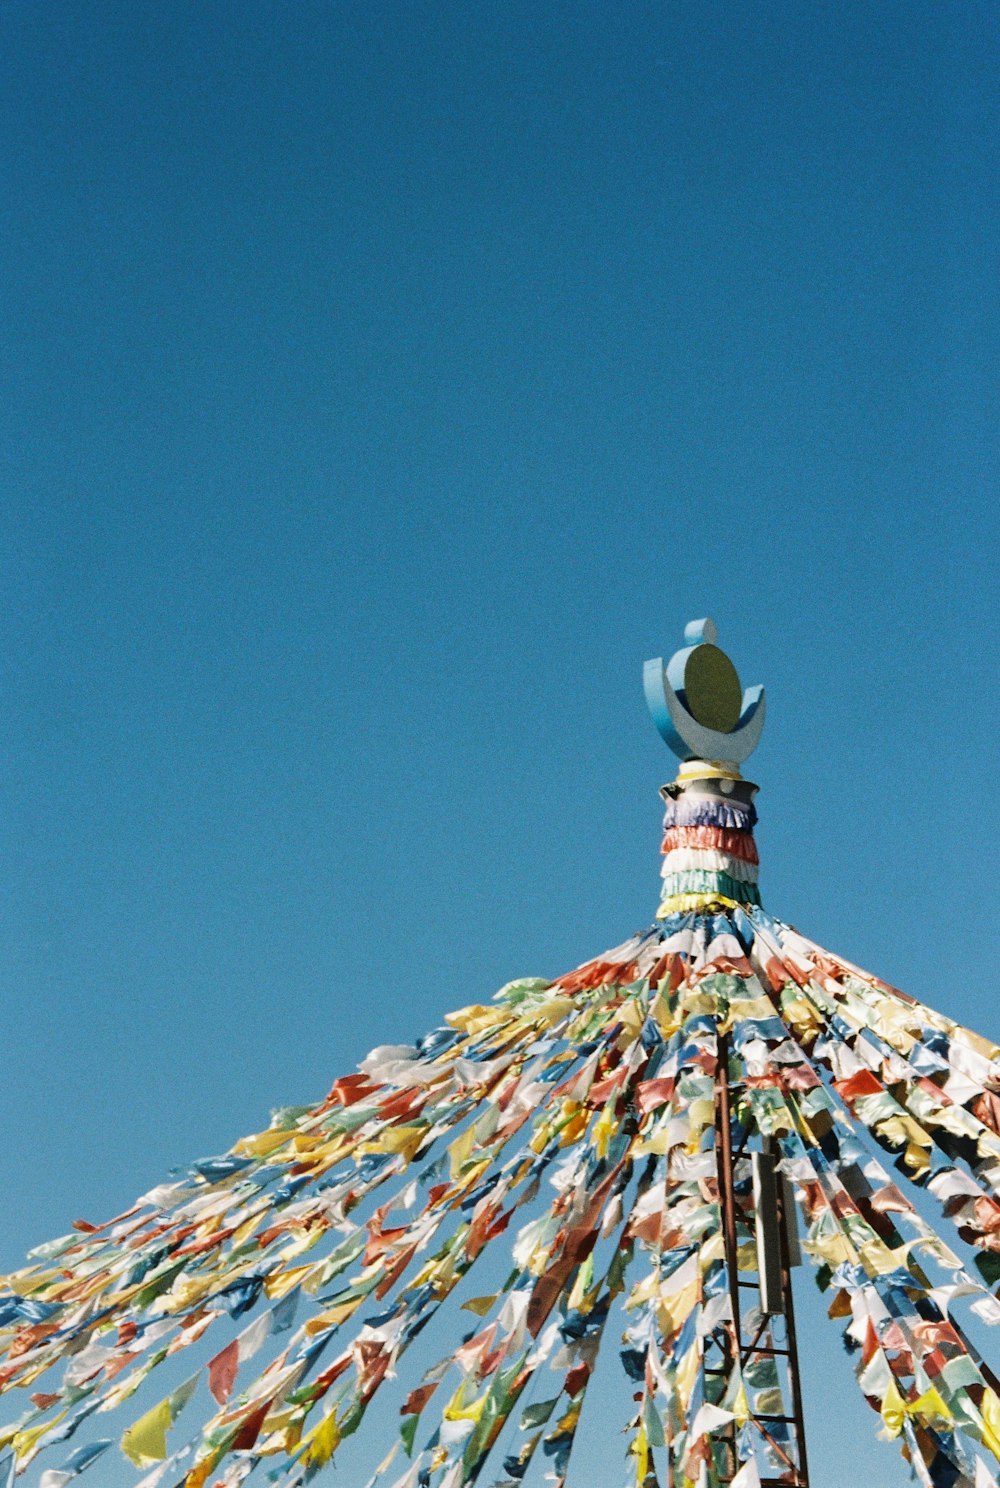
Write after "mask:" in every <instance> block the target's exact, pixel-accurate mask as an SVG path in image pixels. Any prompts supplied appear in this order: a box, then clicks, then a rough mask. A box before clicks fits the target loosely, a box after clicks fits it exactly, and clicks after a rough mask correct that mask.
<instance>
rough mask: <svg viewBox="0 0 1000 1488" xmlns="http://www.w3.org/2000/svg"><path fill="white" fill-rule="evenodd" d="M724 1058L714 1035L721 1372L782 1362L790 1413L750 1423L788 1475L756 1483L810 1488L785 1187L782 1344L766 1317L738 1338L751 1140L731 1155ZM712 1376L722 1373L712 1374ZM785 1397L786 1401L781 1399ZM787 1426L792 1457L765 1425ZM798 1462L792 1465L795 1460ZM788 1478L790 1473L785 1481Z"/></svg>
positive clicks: (730, 1442)
mask: <svg viewBox="0 0 1000 1488" xmlns="http://www.w3.org/2000/svg"><path fill="white" fill-rule="evenodd" d="M729 1053H730V1039H729V1034H728V1033H720V1034H719V1035H718V1063H717V1066H716V1078H715V1109H716V1133H717V1138H718V1141H717V1146H716V1155H717V1168H718V1182H719V1204H720V1208H721V1213H722V1234H723V1241H724V1245H725V1255H726V1270H727V1273H728V1280H729V1297H730V1302H731V1304H732V1312H733V1323H732V1328H731V1331H727V1335H726V1341H725V1344H724V1354H725V1361H724V1365H723V1368H724V1370H725V1372H726V1373H728V1372H729V1370H730V1369H731V1368H732V1365H733V1363H734V1361H735V1360H736V1359H737V1358H738V1359H739V1362H740V1365H741V1367H742V1366H743V1365H745V1364H747V1363H748V1362H749V1360H750V1359H751V1358H753V1357H755V1356H771V1357H774V1358H783V1359H784V1360H785V1368H786V1375H787V1381H786V1383H787V1389H788V1393H789V1394H790V1395H791V1402H790V1404H791V1414H790V1415H788V1416H775V1415H767V1414H754V1413H753V1412H751V1416H750V1420H751V1423H752V1424H753V1426H754V1427H755V1428H756V1430H757V1431H758V1432H759V1433H760V1435H761V1437H762V1438H763V1439H764V1440H765V1441H767V1442H768V1444H769V1445H770V1447H771V1448H772V1450H773V1451H774V1452H776V1453H777V1455H778V1456H779V1457H780V1458H781V1459H782V1460H783V1461H784V1462H785V1463H786V1465H787V1469H788V1472H787V1473H786V1474H785V1475H784V1476H782V1477H781V1478H762V1479H761V1484H762V1485H765V1484H768V1483H773V1484H779V1483H780V1484H782V1485H783V1488H809V1465H808V1459H807V1455H806V1430H805V1417H804V1413H803V1408H802V1386H801V1380H800V1376H799V1351H798V1342H797V1340H796V1336H795V1310H794V1303H793V1298H792V1274H791V1267H790V1265H789V1256H788V1231H787V1227H786V1223H785V1215H784V1213H783V1207H782V1206H783V1204H784V1199H785V1188H784V1185H783V1184H781V1183H779V1184H778V1195H777V1206H778V1213H777V1216H776V1218H777V1225H776V1229H777V1232H778V1244H779V1255H780V1274H781V1301H782V1310H781V1314H780V1316H782V1317H783V1318H784V1322H785V1344H784V1346H783V1347H779V1346H777V1345H775V1344H774V1343H771V1344H762V1343H761V1339H762V1337H764V1336H765V1335H766V1334H767V1332H768V1329H769V1327H770V1325H771V1321H772V1320H771V1318H770V1317H766V1318H765V1319H764V1320H763V1322H762V1323H761V1325H760V1327H759V1328H758V1329H757V1330H756V1332H755V1333H754V1335H753V1337H752V1338H750V1339H746V1338H745V1337H744V1334H743V1321H742V1317H743V1314H742V1309H741V1306H740V1293H741V1291H744V1290H749V1291H754V1292H756V1291H757V1282H756V1281H752V1280H750V1279H748V1278H747V1277H743V1276H741V1275H740V1269H739V1253H738V1247H737V1231H736V1225H737V1219H738V1217H739V1218H742V1219H743V1220H744V1221H746V1220H747V1219H748V1218H750V1216H748V1215H747V1214H740V1215H738V1211H737V1200H736V1191H735V1180H734V1169H735V1164H736V1162H737V1161H738V1159H739V1158H740V1157H741V1156H742V1155H743V1153H744V1152H745V1150H746V1147H747V1144H748V1141H749V1139H750V1136H751V1130H750V1128H749V1127H748V1128H747V1129H746V1130H745V1131H744V1132H743V1133H742V1135H741V1137H740V1140H739V1144H738V1146H737V1148H736V1151H735V1152H734V1150H733V1088H734V1087H733V1084H732V1082H731V1081H730V1078H729ZM765 1145H766V1147H767V1148H769V1149H770V1150H771V1151H775V1152H776V1151H777V1144H776V1143H775V1142H774V1141H773V1139H771V1140H769V1141H768V1142H767V1143H766V1144H765ZM711 1372H713V1373H716V1372H721V1371H711ZM786 1398H787V1397H786ZM779 1423H781V1424H783V1425H790V1426H792V1427H793V1429H794V1440H795V1446H794V1455H789V1453H788V1452H787V1451H786V1450H785V1448H784V1447H783V1446H781V1444H780V1443H779V1442H777V1441H775V1439H774V1437H773V1435H772V1434H771V1432H770V1431H769V1430H768V1426H769V1425H770V1426H774V1425H777V1424H779ZM723 1439H724V1440H725V1442H726V1444H727V1448H728V1450H727V1459H728V1466H729V1476H728V1477H724V1478H721V1479H720V1482H723V1483H726V1482H730V1481H731V1480H732V1478H734V1477H735V1476H736V1471H737V1468H738V1465H739V1459H738V1454H737V1450H736V1432H735V1427H730V1428H729V1431H728V1433H727V1434H726V1436H725V1437H724V1438H723ZM795 1459H797V1460H795ZM788 1474H791V1476H789V1475H788Z"/></svg>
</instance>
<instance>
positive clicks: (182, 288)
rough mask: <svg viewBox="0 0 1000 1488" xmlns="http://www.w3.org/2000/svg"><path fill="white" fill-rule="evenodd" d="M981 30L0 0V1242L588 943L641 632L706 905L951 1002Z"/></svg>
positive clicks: (666, 12)
mask: <svg viewBox="0 0 1000 1488" xmlns="http://www.w3.org/2000/svg"><path fill="white" fill-rule="evenodd" d="M998 53H1000V14H998V12H997V10H996V8H995V7H992V6H988V5H985V4H977V3H972V0H969V3H966V4H962V5H958V6H944V7H942V6H938V5H932V4H923V3H906V4H901V3H886V4H883V5H881V6H878V7H873V6H870V5H867V4H864V5H862V4H859V5H854V4H841V3H838V4H835V5H831V6H825V7H815V6H812V5H806V4H787V3H783V4H775V5H771V6H754V5H744V4H739V3H729V4H725V5H714V4H708V3H706V4H693V3H692V4H679V5H678V4H660V3H643V4H633V3H628V0H623V3H621V4H616V5H614V6H611V5H598V4H593V3H581V0H578V3H575V4H572V5H570V4H565V3H547V4H543V5H539V4H537V3H536V0H530V3H529V0H523V3H522V0H518V3H502V4H498V5H491V6H487V5H480V4H472V5H466V4H457V3H440V4H425V3H413V4H404V3H401V0H400V3H395V4H379V3H368V4H365V5H358V4H347V3H332V0H327V3H313V0H298V3H296V4H295V5H294V6H289V5H287V4H283V3H263V0H240V3H236V0H218V3H213V4H212V5H209V6H196V5H176V6H164V5H162V4H153V3H147V0H129V3H128V4H127V5H126V4H123V3H120V0H118V3H111V0H109V3H106V4H90V3H87V0H79V3H74V4H72V5H70V4H67V3H63V0H50V3H49V4H47V5H46V6H44V7H43V8H41V9H39V8H38V7H37V6H34V5H29V4H27V3H25V0H7V4H6V5H4V7H3V8H2V11H0V72H2V90H0V96H2V97H3V99H4V104H3V106H2V109H0V127H2V130H3V136H4V138H3V143H2V148H0V158H2V160H3V162H4V164H3V174H4V183H3V194H4V199H5V213H4V216H5V226H4V230H3V232H2V234H0V283H2V285H3V293H2V300H0V314H2V334H0V355H2V357H3V361H4V365H3V385H4V388H5V395H4V399H3V405H4V406H3V408H2V410H0V479H2V483H3V503H2V510H3V515H2V517H0V562H2V586H3V593H4V603H3V606H2V615H0V625H2V630H3V642H4V644H3V650H4V657H5V659H4V676H3V688H2V700H0V728H2V736H3V737H2V756H3V770H2V782H3V784H2V797H3V799H2V803H0V832H2V838H3V841H2V847H3V858H4V863H5V873H4V875H3V894H2V898H0V914H2V922H3V942H4V947H5V953H4V955H3V958H2V976H3V990H2V995H3V1006H4V1015H3V1029H4V1034H3V1045H4V1057H3V1068H4V1081H3V1086H2V1092H0V1121H2V1128H3V1131H4V1141H3V1143H2V1145H0V1187H2V1191H3V1193H4V1195H5V1202H4V1204H3V1218H2V1220H0V1265H4V1264H6V1265H13V1264H14V1263H16V1260H17V1258H18V1257H19V1256H20V1255H21V1254H22V1253H23V1251H24V1249H25V1248H27V1247H28V1246H29V1245H30V1244H32V1243H35V1242H37V1241H39V1240H41V1239H43V1238H44V1237H46V1236H47V1235H49V1234H54V1233H62V1232H63V1231H64V1230H65V1228H66V1224H67V1221H68V1220H70V1219H72V1218H75V1217H76V1216H78V1215H85V1216H87V1217H89V1218H91V1219H94V1220H97V1219H100V1218H103V1217H104V1216H105V1215H106V1214H108V1213H113V1212H117V1210H119V1209H120V1208H122V1207H123V1206H124V1204H125V1203H126V1202H127V1201H128V1200H130V1199H131V1198H132V1197H133V1195H134V1194H135V1193H136V1192H140V1191H142V1190H144V1189H145V1188H147V1187H149V1186H150V1185H151V1184H152V1183H153V1182H155V1181H157V1180H158V1179H159V1178H160V1177H161V1176H162V1175H163V1174H164V1173H165V1172H166V1170H167V1169H169V1168H170V1167H171V1166H172V1165H174V1164H178V1163H183V1162H185V1161H186V1160H187V1159H189V1158H192V1157H195V1156H200V1155H203V1154H206V1153H211V1152H214V1151H216V1150H221V1149H224V1148H225V1147H227V1146H228V1145H229V1144H230V1143H231V1142H232V1141H233V1140H234V1139H235V1138H236V1137H238V1136H239V1135H240V1134H242V1133H243V1132H245V1131H248V1130H252V1129H255V1128H256V1127H258V1126H259V1125H260V1124H261V1123H262V1121H263V1120H266V1117H267V1113H268V1110H269V1109H270V1107H271V1106H272V1105H277V1104H283V1103H286V1102H299V1101H305V1100H309V1099H311V1098H313V1097H315V1096H317V1095H318V1094H320V1093H321V1092H322V1091H323V1090H325V1088H326V1087H327V1085H328V1083H329V1081H330V1079H331V1078H332V1077H333V1076H334V1075H336V1074H338V1073H341V1072H343V1071H345V1070H348V1069H350V1068H351V1067H353V1065H354V1063H355V1062H356V1061H357V1059H358V1058H360V1057H361V1056H363V1054H364V1053H365V1051H366V1050H367V1049H368V1048H369V1047H370V1046H371V1045H373V1044H376V1043H379V1042H384V1041H386V1040H398V1039H400V1038H407V1037H409V1036H411V1035H413V1034H415V1033H417V1032H419V1031H421V1030H422V1029H423V1028H425V1027H429V1026H432V1025H433V1024H435V1023H436V1022H437V1021H439V1019H440V1016H441V1014H442V1013H443V1012H444V1011H446V1010H447V1009H449V1008H451V1007H454V1006H457V1005H460V1004H463V1003H466V1002H469V1001H475V1000H481V999H484V998H486V997H488V996H489V994H490V993H491V992H492V990H493V989H494V988H496V987H497V986H499V985H500V984H501V983H503V982H505V981H507V980H508V979H510V978H511V977H513V976H515V975H522V974H541V975H555V974H557V973H558V972H559V971H561V970H563V969H565V968H566V967H567V966H569V965H574V964H576V963H577V962H579V961H581V960H583V959H585V958H586V957H588V956H589V955H591V954H593V953H596V952H597V951H599V950H600V949H601V948H602V947H604V946H605V945H608V944H614V943H616V942H617V941H619V940H621V939H622V938H623V937H624V936H625V935H626V934H628V933H629V932H631V931H632V930H633V929H635V928H637V927H638V926H640V925H642V924H644V923H645V922H646V921H647V920H648V919H649V918H650V917H651V915H652V912H653V910H654V909H655V904H656V889H657V882H658V880H657V873H658V859H657V847H658V833H659V817H660V809H659V808H660V803H659V800H658V798H657V795H656V788H657V786H658V785H659V784H660V783H661V781H662V780H664V779H666V778H667V777H668V776H669V775H670V774H671V771H672V760H671V757H670V756H669V755H668V753H667V751H666V750H665V749H664V747H663V745H662V744H661V742H660V741H659V739H658V737H657V735H656V733H655V731H654V730H653V728H652V725H651V724H650V722H649V720H648V718H647V716H646V713H645V707H644V704H643V699H642V691H641V666H642V662H643V660H644V659H645V658H646V657H647V656H652V655H658V654H661V653H662V654H669V653H670V652H671V651H672V650H673V649H675V647H676V646H677V645H679V644H680V639H681V631H682V627H683V624H684V622H685V621H686V620H688V619H690V618H691V617H693V616H696V615H703V614H706V613H707V614H711V615H713V616H714V617H715V619H716V621H717V622H718V625H719V631H720V642H721V644H722V645H723V646H725V647H726V648H727V649H728V650H729V651H730V652H731V654H732V655H733V657H734V659H735V661H736V663H737V665H738V667H739V668H740V672H741V676H742V679H743V681H744V683H745V684H748V683H752V682H758V681H759V682H763V683H765V685H766V686H767V689H768V706H769V718H768V724H767V728H766V730H765V734H764V740H763V743H762V745H761V747H760V749H759V751H758V753H757V754H756V755H755V756H754V759H753V761H752V768H751V771H750V773H751V774H752V777H753V778H754V779H756V780H758V781H759V782H760V784H761V796H760V803H759V804H760V811H761V818H762V825H761V828H760V832H759V841H760V846H761V852H762V859H763V868H762V888H763V894H764V901H765V904H766V906H767V907H768V908H770V909H771V910H772V911H773V912H775V913H777V914H779V915H781V916H782V917H783V918H785V919H788V920H791V921H792V922H794V923H795V924H796V925H798V926H799V928H801V929H802V930H803V931H805V932H806V933H807V934H809V935H811V936H813V937H814V938H816V939H818V940H820V941H821V942H823V943H825V944H827V945H829V946H831V947H832V948H834V949H836V950H838V951H840V952H841V953H842V954H844V955H846V956H848V957H849V958H850V959H852V960H855V961H857V962H860V963H861V964H862V965H867V966H869V967H870V968H871V969H873V970H875V971H877V972H878V973H879V974H880V975H882V976H884V977H886V978H887V979H889V980H891V981H894V982H896V983H898V984H899V985H902V986H904V987H905V988H906V989H907V990H908V991H910V992H911V993H913V994H914V995H916V996H919V997H922V998H925V999H927V1000H928V1001H930V1002H932V1003H933V1004H935V1005H937V1006H939V1007H941V1008H942V1009H945V1010H947V1011H948V1012H950V1013H951V1014H952V1015H953V1016H955V1017H957V1018H959V1019H960V1020H962V1021H964V1022H967V1023H970V1024H971V1025H972V1026H974V1027H978V1028H980V1029H981V1030H982V1031H983V1032H986V1033H991V1034H994V1035H996V1034H997V1033H998V1032H1000V1024H998V1018H997V1012H996V993H995V987H996V966H997V961H998V949H1000V948H998V943H997V933H996V919H995V911H994V909H993V905H994V902H995V883H994V879H995V867H994V864H995V858H996V847H995V843H996V839H997V833H998V811H997V790H996V786H995V783H994V781H993V779H992V774H993V770H994V768H995V766H994V761H995V758H996V749H995V741H996V735H997V726H998V722H1000V719H998V709H997V702H996V694H997V683H998V677H997V666H996V644H995V630H996V605H995V594H996V577H997V569H996V556H995V555H996V545H997V540H998V531H997V495H996V486H997V477H996V472H997V468H998V454H1000V448H998V445H1000V439H998V429H1000V408H998V402H1000V399H998V358H997V346H998V341H1000V338H998V332H1000V302H998V288H997V287H998V285H1000V262H998V259H1000V250H998V244H1000V232H998V228H1000V199H998V186H997V183H998V181H1000V136H998V127H997V126H998V104H1000V97H998V93H1000V84H998V81H997V79H998V77H1000V70H998V62H1000V56H998ZM813 1310H814V1311H815V1309H813ZM816 1328H818V1324H816V1323H815V1320H812V1321H809V1320H807V1332H808V1337H809V1340H810V1343H809V1350H808V1352H809V1354H810V1360H811V1361H812V1360H813V1359H816V1360H818V1359H820V1358H823V1359H827V1356H828V1362H829V1367H830V1370H831V1371H833V1370H834V1369H835V1368H836V1369H837V1370H839V1371H840V1374H841V1375H842V1378H843V1382H844V1383H843V1402H842V1403H841V1398H840V1396H838V1397H837V1400H838V1407H837V1408H838V1410H840V1409H841V1408H842V1409H843V1410H844V1411H845V1412H847V1411H848V1410H849V1406H848V1404H847V1401H848V1397H849V1392H850V1391H852V1390H853V1389H854V1386H853V1382H852V1381H851V1380H850V1369H849V1364H848V1361H847V1360H846V1359H845V1358H843V1357H842V1356H841V1355H840V1349H839V1344H838V1343H837V1342H836V1340H835V1339H834V1338H833V1336H832V1330H829V1329H828V1332H827V1333H822V1332H813V1331H809V1330H810V1329H812V1330H815V1329H816ZM824 1350H826V1352H825V1353H824ZM810 1368H812V1369H814V1370H816V1374H815V1380H816V1382H817V1383H816V1385H815V1386H814V1388H816V1389H818V1388H819V1383H818V1382H819V1381H820V1380H821V1379H822V1380H823V1381H824V1382H825V1378H826V1376H825V1373H823V1374H821V1373H820V1372H819V1370H818V1365H816V1364H814V1363H812V1362H810ZM807 1404H808V1400H807ZM843 1419H844V1420H847V1419H851V1420H857V1421H858V1422H859V1427H858V1430H859V1433H861V1434H860V1435H859V1442H861V1443H862V1445H859V1447H858V1449H857V1450H858V1452H859V1453H861V1452H862V1451H864V1452H867V1451H868V1446H869V1439H872V1455H871V1459H870V1462H871V1464H873V1465H872V1466H870V1467H869V1466H868V1464H869V1458H868V1457H865V1459H864V1462H865V1464H866V1468H865V1470H866V1471H869V1473H874V1474H875V1476H874V1477H873V1478H872V1481H873V1482H874V1483H885V1484H886V1485H889V1484H894V1483H896V1482H901V1481H904V1479H903V1477H902V1476H901V1469H900V1468H897V1466H896V1463H895V1460H894V1457H893V1450H892V1448H877V1449H876V1447H875V1445H874V1443H873V1433H872V1431H871V1427H870V1420H873V1419H874V1418H871V1417H870V1414H869V1413H868V1412H867V1411H866V1410H865V1408H864V1407H863V1406H862V1407H860V1414H858V1415H857V1416H855V1417H848V1416H846V1415H845V1416H844V1418H843ZM823 1429H825V1428H824V1427H823V1426H822V1425H820V1426H818V1427H817V1430H818V1431H822V1430H823ZM831 1429H832V1428H831ZM865 1433H867V1436H865ZM608 1450H609V1452H610V1451H611V1450H612V1449H611V1448H609V1449H608ZM615 1450H617V1449H615ZM814 1455H815V1454H814ZM610 1460H611V1459H610V1458H609V1461H610ZM614 1460H615V1461H617V1458H615V1459H614ZM860 1461H861V1458H860V1456H859V1458H858V1462H859V1463H860ZM842 1465H843V1464H842V1462H841V1463H840V1464H839V1466H837V1465H836V1464H835V1465H834V1466H831V1467H828V1468H826V1469H824V1467H823V1466H822V1465H820V1466H819V1471H818V1475H815V1474H814V1476H815V1482H816V1488H827V1485H829V1488H832V1485H833V1484H834V1483H835V1482H838V1483H839V1482H842V1477H841V1476H839V1475H838V1474H839V1472H840V1468H841V1467H842ZM824 1470H826V1471H827V1476H826V1477H824V1476H822V1474H823V1472H824ZM879 1474H880V1475H879ZM581 1488H587V1485H586V1483H585V1482H583V1481H582V1480H581Z"/></svg>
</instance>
